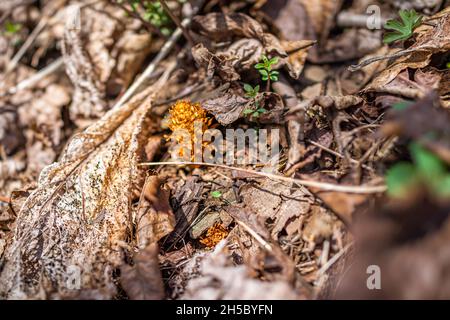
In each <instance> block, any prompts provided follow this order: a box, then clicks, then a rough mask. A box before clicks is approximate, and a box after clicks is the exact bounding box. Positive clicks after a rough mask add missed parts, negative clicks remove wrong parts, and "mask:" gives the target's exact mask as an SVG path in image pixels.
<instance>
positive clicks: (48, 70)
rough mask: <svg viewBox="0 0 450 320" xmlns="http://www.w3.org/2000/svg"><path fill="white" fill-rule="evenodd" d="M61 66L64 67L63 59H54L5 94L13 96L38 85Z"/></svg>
mask: <svg viewBox="0 0 450 320" xmlns="http://www.w3.org/2000/svg"><path fill="white" fill-rule="evenodd" d="M63 65H64V60H63V58H58V59H56V60H55V61H53V62H52V63H50V64H49V65H48V66H46V67H45V68H43V69H41V70H39V72H37V73H35V74H33V75H32V76H31V77H29V78H27V79H24V80H22V81H21V82H19V83H18V84H17V85H16V86H15V87H12V88H10V89H9V90H8V91H7V94H14V93H16V92H18V91H21V90H24V89H26V88H29V87H32V86H33V85H35V84H36V83H38V82H39V81H40V80H41V79H43V78H45V77H47V76H48V75H50V74H52V73H53V72H56V71H58V70H59V69H60V68H61V67H62V66H63ZM0 96H2V95H0Z"/></svg>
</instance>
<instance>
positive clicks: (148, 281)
mask: <svg viewBox="0 0 450 320" xmlns="http://www.w3.org/2000/svg"><path fill="white" fill-rule="evenodd" d="M158 251H159V246H158V244H156V243H152V244H150V245H148V246H147V247H146V248H145V249H144V250H141V251H139V253H138V254H137V255H136V256H135V257H134V258H133V261H134V265H133V266H129V265H125V266H122V267H121V268H120V269H121V275H120V283H121V285H122V287H123V288H124V290H125V291H126V293H127V295H128V297H129V298H130V299H132V300H160V299H163V298H164V283H163V281H162V277H161V272H160V271H159V260H158Z"/></svg>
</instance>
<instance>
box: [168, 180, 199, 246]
mask: <svg viewBox="0 0 450 320" xmlns="http://www.w3.org/2000/svg"><path fill="white" fill-rule="evenodd" d="M180 182H181V183H182V184H181V185H180V184H178V185H177V186H176V187H175V191H174V193H173V194H172V197H171V204H172V207H173V210H174V211H175V220H176V225H175V230H174V231H173V232H172V233H171V234H170V235H169V236H168V237H167V238H166V239H165V240H164V243H166V242H168V243H174V242H177V241H178V240H180V239H181V238H183V237H184V235H185V234H186V233H187V230H188V228H189V227H190V226H191V224H192V222H193V221H194V220H195V218H196V216H197V213H198V210H199V206H200V201H201V196H202V193H203V188H204V183H203V182H202V180H200V179H199V177H198V176H189V177H188V178H187V179H186V181H179V182H178V183H180Z"/></svg>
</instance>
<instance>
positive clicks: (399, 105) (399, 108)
mask: <svg viewBox="0 0 450 320" xmlns="http://www.w3.org/2000/svg"><path fill="white" fill-rule="evenodd" d="M410 105H411V103H410V102H408V101H400V102H397V103H394V104H393V105H392V109H394V110H397V111H402V110H405V109H406V108H408V107H409V106H410Z"/></svg>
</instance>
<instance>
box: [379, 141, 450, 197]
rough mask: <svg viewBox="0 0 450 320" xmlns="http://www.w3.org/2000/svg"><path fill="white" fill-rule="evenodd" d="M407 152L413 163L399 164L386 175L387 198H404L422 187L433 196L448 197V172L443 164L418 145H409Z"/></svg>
mask: <svg viewBox="0 0 450 320" xmlns="http://www.w3.org/2000/svg"><path fill="white" fill-rule="evenodd" d="M409 150H410V154H411V157H412V160H413V162H412V163H410V162H399V163H397V164H395V165H394V166H393V167H391V168H390V169H389V170H388V172H387V174H386V184H387V188H388V194H389V196H391V197H393V198H404V197H406V196H407V195H408V194H409V193H410V191H411V190H412V189H413V188H415V187H418V186H420V185H422V186H425V187H426V188H427V189H428V190H429V191H430V192H432V194H433V195H437V196H438V197H450V172H449V171H448V170H447V167H446V165H445V163H444V162H443V161H442V160H441V159H439V158H438V157H437V156H436V155H434V154H433V153H432V152H430V151H428V150H427V149H425V148H424V147H422V146H421V145H420V144H419V143H416V142H413V143H411V144H410V146H409Z"/></svg>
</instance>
